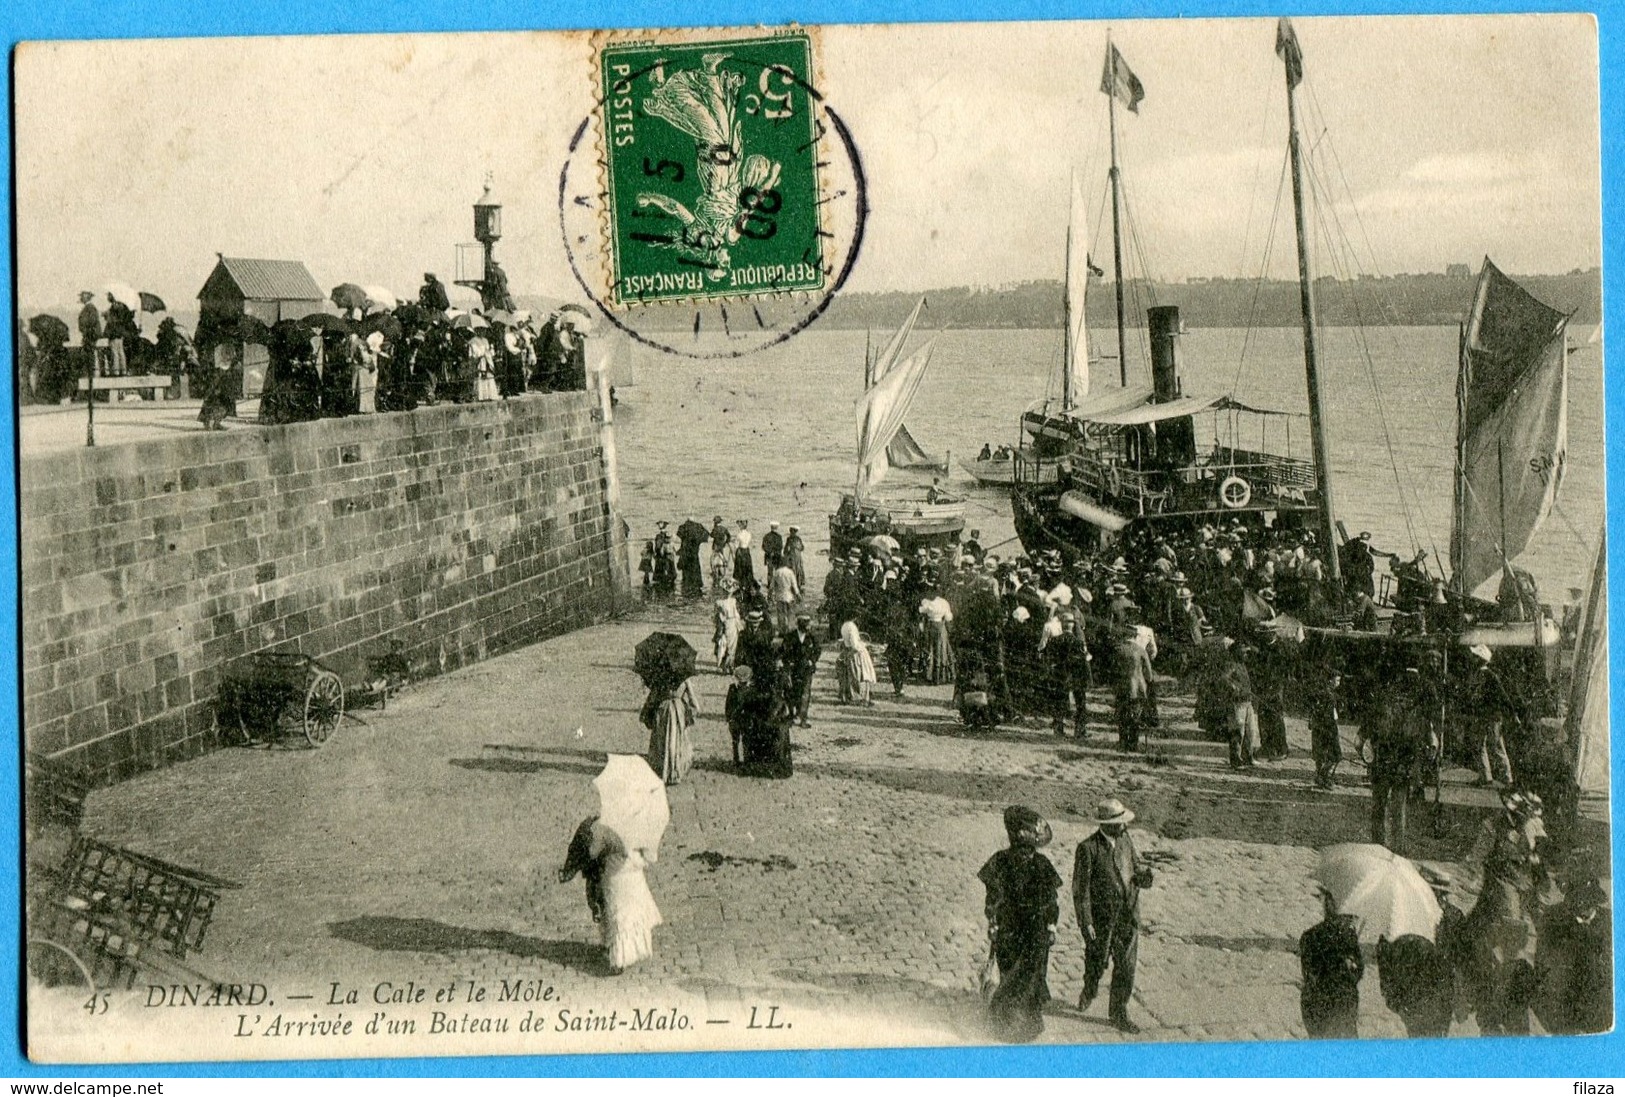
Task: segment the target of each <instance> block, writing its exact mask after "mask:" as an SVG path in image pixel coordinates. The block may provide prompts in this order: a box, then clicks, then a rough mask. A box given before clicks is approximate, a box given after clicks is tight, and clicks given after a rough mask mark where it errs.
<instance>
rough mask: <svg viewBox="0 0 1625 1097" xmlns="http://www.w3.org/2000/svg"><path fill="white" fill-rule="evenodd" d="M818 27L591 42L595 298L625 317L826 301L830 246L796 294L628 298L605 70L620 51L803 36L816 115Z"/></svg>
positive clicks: (637, 34) (821, 209)
mask: <svg viewBox="0 0 1625 1097" xmlns="http://www.w3.org/2000/svg"><path fill="white" fill-rule="evenodd" d="M820 32H821V28H820V27H817V26H809V25H803V24H798V23H789V24H784V25H780V26H766V25H759V26H754V27H702V28H661V29H654V30H610V31H598V32H595V33H593V34H592V35H591V38H590V44H591V49H590V58H591V59H590V65H591V77H590V78H591V80H592V82H593V84H592V87H593V102H594V103H595V107H594V110H593V113H592V115H591V117H590V118H589V119H588V127H589V129H590V130H591V133H590V135H589V142H588V144H587V147H588V148H589V149H590V151H591V155H592V159H593V172H594V175H593V178H594V182H595V185H596V192H597V194H598V195H599V196H600V197H601V206H600V209H599V211H598V212H599V217H598V236H599V239H598V245H599V246H598V262H597V263H595V264H593V266H594V268H595V269H594V271H593V274H594V281H595V283H596V285H595V287H594V288H595V290H596V293H595V296H597V298H598V299H599V301H600V302H602V303H603V304H605V305H608V306H609V307H611V308H613V309H615V310H617V311H620V312H622V313H631V312H634V311H638V310H648V309H660V308H662V307H663V306H673V305H676V306H685V305H689V304H701V303H703V304H720V305H726V304H727V303H729V302H734V301H740V302H744V301H762V300H764V299H771V300H778V301H785V302H793V301H795V300H803V301H806V302H809V303H811V302H814V301H816V300H817V299H818V298H819V297H820V296H822V295H823V294H824V293H825V292H826V291H827V290H828V288H829V287H830V286H831V285H832V284H833V282H834V280H835V277H836V272H835V270H834V266H833V262H834V256H835V255H836V254H837V252H838V251H839V249H836V248H832V247H828V246H826V247H825V248H824V249H823V250H822V252H821V254H820V255H819V256H818V267H817V269H818V279H817V282H816V284H812V285H804V286H797V287H792V288H772V287H766V288H738V289H733V288H728V289H719V290H706V291H702V292H699V293H688V294H683V293H675V294H669V295H661V296H657V297H649V296H642V297H639V296H631V297H628V296H626V295H624V294H623V293H621V292H620V283H621V279H620V274H621V260H622V257H621V255H620V252H619V243H620V239H621V236H620V233H619V232H618V227H619V225H618V221H617V217H618V213H619V211H618V210H617V209H616V203H615V190H614V179H613V166H612V160H613V158H612V156H611V154H610V153H611V150H610V145H609V142H610V141H611V139H612V127H611V125H610V117H609V115H610V109H611V102H612V100H611V96H610V94H609V93H610V91H611V89H612V87H613V84H612V82H611V81H610V80H609V79H608V77H607V73H606V70H605V67H604V66H605V64H606V62H607V56H606V55H607V54H612V53H614V52H615V51H619V50H629V49H636V48H640V47H642V48H649V49H658V48H661V47H681V48H683V49H685V50H696V49H704V48H706V47H710V46H716V47H719V48H722V49H726V48H728V47H729V46H730V45H734V44H746V43H755V42H762V41H768V40H778V39H786V38H800V39H802V40H804V41H805V42H806V47H807V53H806V64H807V72H806V76H805V80H806V84H807V87H808V88H810V89H812V90H813V91H815V92H817V94H818V95H819V97H820V99H819V103H818V105H817V107H816V108H815V110H814V111H809V114H813V113H815V111H816V110H821V109H824V108H825V107H826V106H827V104H826V103H824V102H823V101H822V91H821V90H820V89H821V88H822V86H823V67H822V58H823V43H822V34H821V33H820ZM819 125H821V122H820V120H819V119H817V118H816V117H814V118H813V119H812V130H811V132H809V138H810V139H811V140H813V141H815V142H817V144H816V145H814V155H813V157H812V161H811V169H810V178H809V180H808V182H809V184H810V187H811V195H812V208H813V211H814V222H813V227H814V230H815V231H816V232H817V233H818V234H819V236H820V238H823V239H825V240H828V239H829V238H830V237H831V234H830V233H829V231H828V229H829V227H830V226H829V224H828V223H827V215H826V213H825V205H824V203H825V196H826V195H828V194H830V193H831V184H830V180H829V178H828V171H829V163H828V160H827V158H826V157H824V156H821V155H820V154H818V152H817V149H818V146H819V145H827V143H829V142H831V141H833V140H834V135H833V134H832V133H830V132H827V131H822V132H821V131H820V130H819V129H818V126H819Z"/></svg>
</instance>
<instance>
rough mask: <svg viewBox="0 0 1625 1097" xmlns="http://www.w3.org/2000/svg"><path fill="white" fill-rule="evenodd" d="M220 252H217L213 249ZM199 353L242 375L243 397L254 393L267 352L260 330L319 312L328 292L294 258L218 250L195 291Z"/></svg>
mask: <svg viewBox="0 0 1625 1097" xmlns="http://www.w3.org/2000/svg"><path fill="white" fill-rule="evenodd" d="M217 255H218V253H217ZM197 299H198V324H197V340H196V342H197V352H198V355H199V357H205V356H207V357H209V358H212V360H213V361H214V363H215V365H216V366H217V367H219V368H222V369H226V370H230V371H232V372H233V373H235V374H237V375H238V376H239V377H240V378H241V387H240V389H239V390H238V391H239V393H240V394H241V395H242V396H257V395H259V392H260V388H261V386H262V385H263V383H264V378H265V367H266V364H267V362H268V358H269V356H268V354H267V351H266V347H265V344H264V342H263V339H262V337H261V336H260V333H261V332H263V331H264V330H266V329H269V328H270V326H271V325H272V324H275V323H276V322H277V321H278V320H298V319H300V318H302V317H305V316H309V315H310V314H311V313H313V312H321V311H323V309H324V307H325V306H326V303H327V295H326V294H324V293H323V292H322V288H321V286H319V285H317V284H316V279H314V278H312V277H311V275H310V271H309V270H307V269H306V268H305V264H303V263H301V262H299V261H298V260H297V259H234V258H230V257H228V256H225V255H218V262H216V263H215V265H214V270H213V271H211V272H210V274H209V277H208V279H207V280H205V281H204V283H203V288H202V289H201V290H199V291H198V295H197Z"/></svg>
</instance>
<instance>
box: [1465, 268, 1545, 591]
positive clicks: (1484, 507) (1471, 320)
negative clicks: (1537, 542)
mask: <svg viewBox="0 0 1625 1097" xmlns="http://www.w3.org/2000/svg"><path fill="white" fill-rule="evenodd" d="M1567 323H1568V318H1567V317H1566V316H1565V315H1564V314H1563V313H1561V312H1558V311H1557V310H1556V309H1554V308H1551V307H1549V306H1547V305H1544V304H1542V303H1541V302H1539V301H1537V300H1535V298H1534V297H1532V296H1530V295H1529V293H1528V292H1527V291H1526V290H1524V289H1523V288H1522V287H1521V286H1519V285H1518V284H1517V283H1516V282H1514V281H1512V279H1510V278H1508V277H1507V276H1506V275H1504V274H1502V273H1501V272H1500V271H1499V270H1497V269H1496V268H1495V265H1494V264H1493V263H1491V262H1490V261H1489V260H1488V259H1486V260H1484V270H1483V273H1482V274H1481V275H1480V276H1479V281H1478V290H1477V292H1476V293H1475V294H1474V295H1473V308H1472V312H1471V313H1470V314H1469V315H1468V319H1467V329H1466V332H1465V338H1464V339H1463V341H1462V355H1461V371H1460V375H1459V381H1458V399H1459V401H1460V406H1461V419H1460V436H1459V444H1460V468H1459V469H1458V470H1457V475H1458V476H1459V477H1460V491H1459V501H1458V507H1457V514H1456V529H1455V531H1454V536H1453V537H1452V538H1451V563H1452V564H1453V565H1454V566H1453V570H1454V572H1455V577H1456V582H1457V583H1458V585H1459V587H1460V589H1461V591H1462V592H1463V593H1465V594H1472V593H1474V592H1475V591H1477V590H1478V588H1479V587H1480V586H1482V585H1483V584H1484V583H1485V582H1486V580H1488V579H1491V578H1493V577H1494V576H1496V575H1497V574H1499V573H1501V572H1502V571H1503V570H1504V569H1506V568H1507V567H1509V566H1510V565H1511V563H1512V561H1514V560H1515V559H1517V557H1518V555H1519V554H1520V553H1522V552H1523V550H1524V548H1525V547H1526V546H1527V545H1528V544H1529V540H1530V538H1531V537H1533V536H1534V534H1535V531H1536V530H1538V529H1539V528H1540V526H1541V523H1542V522H1544V521H1545V520H1546V516H1547V515H1548V514H1550V513H1551V509H1552V505H1553V504H1554V503H1555V502H1556V501H1557V493H1558V489H1559V488H1560V487H1561V486H1562V483H1563V470H1564V464H1565V463H1566V460H1567V455H1568V375H1569V374H1568V354H1567V348H1566V347H1565V341H1566V337H1565V331H1566V328H1567Z"/></svg>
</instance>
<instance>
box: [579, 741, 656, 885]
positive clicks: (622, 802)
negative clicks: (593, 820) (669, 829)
mask: <svg viewBox="0 0 1625 1097" xmlns="http://www.w3.org/2000/svg"><path fill="white" fill-rule="evenodd" d="M592 785H593V788H594V789H596V790H597V791H598V804H599V807H598V822H599V825H601V826H604V827H607V828H609V829H610V830H613V831H614V832H615V833H616V834H617V835H619V836H620V838H621V841H622V842H624V843H626V848H627V849H640V850H643V851H644V856H645V857H647V858H648V859H649V860H650V861H653V860H654V859H655V857H656V855H657V854H658V853H659V851H660V839H661V837H662V836H663V835H664V834H665V833H666V824H667V823H668V822H670V821H671V808H670V806H669V805H668V804H667V803H666V784H665V782H664V781H662V780H661V779H660V775H659V774H658V773H656V772H655V771H654V770H652V769H650V768H649V763H648V762H647V761H645V760H644V759H643V757H642V756H640V755H637V754H611V755H610V756H609V761H608V762H606V763H605V764H604V771H603V772H602V773H600V774H599V775H598V776H597V777H594V778H593V780H592Z"/></svg>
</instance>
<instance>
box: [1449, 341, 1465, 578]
mask: <svg viewBox="0 0 1625 1097" xmlns="http://www.w3.org/2000/svg"><path fill="white" fill-rule="evenodd" d="M1467 385H1468V376H1467V321H1465V320H1463V321H1462V322H1461V324H1460V325H1459V327H1458V335H1457V348H1456V476H1455V499H1454V505H1455V513H1454V514H1452V515H1451V521H1450V566H1451V568H1452V569H1454V571H1455V574H1454V575H1453V576H1452V577H1451V582H1452V585H1454V586H1455V588H1456V596H1457V597H1458V598H1464V597H1465V596H1466V594H1467V592H1466V591H1465V590H1463V589H1462V586H1461V584H1462V580H1463V578H1464V576H1463V574H1462V571H1461V563H1462V561H1463V560H1464V559H1465V557H1466V555H1467V551H1466V546H1465V545H1464V544H1463V543H1462V538H1463V526H1464V520H1465V519H1466V517H1467V429H1466V427H1467Z"/></svg>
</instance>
